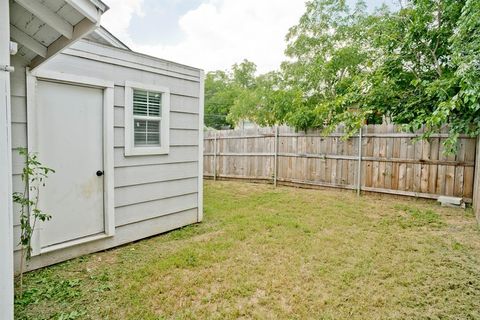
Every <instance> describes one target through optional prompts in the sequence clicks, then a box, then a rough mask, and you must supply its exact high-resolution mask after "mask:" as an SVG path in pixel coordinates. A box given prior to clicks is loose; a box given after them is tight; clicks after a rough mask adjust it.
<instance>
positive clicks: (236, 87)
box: [205, 60, 257, 129]
mask: <svg viewBox="0 0 480 320" xmlns="http://www.w3.org/2000/svg"><path fill="white" fill-rule="evenodd" d="M256 70H257V67H256V65H255V64H254V63H253V62H250V61H248V60H244V61H243V62H242V63H240V64H234V65H233V66H232V70H231V72H225V71H213V72H209V73H207V76H206V78H205V125H206V126H207V127H212V128H215V129H222V128H225V127H227V128H228V127H231V126H232V125H233V124H234V123H235V122H233V121H232V120H231V119H229V118H227V116H228V114H229V113H230V109H231V108H232V106H233V105H234V104H236V103H242V102H243V100H244V99H245V96H246V95H247V94H248V92H250V90H253V88H254V87H255V85H256V84H255V83H256V79H255V72H256Z"/></svg>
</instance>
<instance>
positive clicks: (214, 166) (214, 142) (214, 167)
mask: <svg viewBox="0 0 480 320" xmlns="http://www.w3.org/2000/svg"><path fill="white" fill-rule="evenodd" d="M213 180H214V181H216V180H217V132H216V131H215V134H214V135H213Z"/></svg>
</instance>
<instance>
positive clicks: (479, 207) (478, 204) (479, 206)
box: [472, 136, 480, 223]
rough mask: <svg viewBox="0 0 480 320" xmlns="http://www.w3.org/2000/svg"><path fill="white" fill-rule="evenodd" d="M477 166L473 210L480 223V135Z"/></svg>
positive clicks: (477, 143) (474, 173)
mask: <svg viewBox="0 0 480 320" xmlns="http://www.w3.org/2000/svg"><path fill="white" fill-rule="evenodd" d="M475 149H476V150H475V167H474V169H473V175H474V178H473V181H474V182H473V197H472V198H473V210H474V212H475V217H476V218H477V222H479V223H480V136H478V137H477V141H476V148H475Z"/></svg>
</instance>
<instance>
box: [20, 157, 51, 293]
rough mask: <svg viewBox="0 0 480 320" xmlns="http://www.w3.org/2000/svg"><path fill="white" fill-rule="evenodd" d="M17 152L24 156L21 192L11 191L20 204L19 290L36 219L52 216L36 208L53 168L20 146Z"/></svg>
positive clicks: (28, 256)
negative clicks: (20, 257) (20, 251)
mask: <svg viewBox="0 0 480 320" xmlns="http://www.w3.org/2000/svg"><path fill="white" fill-rule="evenodd" d="M19 154H20V155H21V156H23V157H25V165H24V167H23V170H22V181H23V183H24V185H25V187H24V189H23V192H14V193H13V202H14V203H17V204H19V205H20V212H19V213H20V227H21V235H20V243H19V244H20V245H21V246H22V259H21V262H20V292H22V287H23V263H24V260H27V261H28V260H30V258H31V257H32V236H33V233H34V231H35V226H36V223H37V221H39V220H40V221H48V220H50V219H51V218H52V216H51V215H50V214H48V213H46V212H43V211H42V210H41V209H40V208H38V200H39V197H40V189H41V187H44V186H45V182H46V180H47V178H48V176H49V174H51V173H54V172H55V170H53V169H51V168H48V167H46V166H43V165H42V163H41V162H40V161H39V160H38V154H36V153H32V152H28V151H27V149H25V148H21V149H20V150H19Z"/></svg>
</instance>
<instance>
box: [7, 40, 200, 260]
mask: <svg viewBox="0 0 480 320" xmlns="http://www.w3.org/2000/svg"><path fill="white" fill-rule="evenodd" d="M79 46H80V47H81V49H82V50H93V49H95V50H96V51H95V52H97V51H100V52H102V54H104V55H107V54H109V55H111V54H114V53H115V52H114V49H111V48H108V47H103V46H97V45H96V44H92V43H86V42H81V43H79ZM97 49H98V50H97ZM69 51H72V50H70V49H69V50H67V53H66V54H61V55H59V56H57V57H56V58H55V59H53V60H52V61H50V62H48V63H47V64H46V65H45V66H43V67H42V68H44V69H45V70H49V71H54V72H62V73H67V74H74V75H81V76H87V77H91V78H98V79H102V80H107V81H113V82H114V83H115V89H114V93H115V94H114V105H115V106H114V146H112V148H114V170H115V172H114V177H115V178H114V186H115V192H114V198H115V225H116V230H115V232H116V234H115V236H114V237H112V238H107V239H103V240H99V241H95V242H91V243H85V244H82V245H78V246H75V247H71V248H67V249H63V250H61V251H54V252H51V253H48V254H45V255H41V256H38V257H34V258H33V259H32V261H31V263H30V264H29V267H28V268H29V269H35V268H38V267H41V266H44V265H48V264H51V263H55V262H58V261H62V260H66V259H69V258H73V257H75V256H78V255H81V254H85V253H88V252H93V251H98V250H103V249H106V248H110V247H114V246H116V245H119V244H123V243H128V242H131V241H134V240H137V239H141V238H145V237H149V236H152V235H155V234H158V233H161V232H165V231H168V230H172V229H175V228H179V227H182V226H185V225H188V224H191V223H194V222H197V213H198V209H197V208H198V165H199V163H198V154H199V146H198V137H199V133H198V130H199V118H198V117H199V109H198V108H199V85H200V84H199V77H200V71H199V70H196V69H193V68H189V67H185V66H182V65H178V66H177V65H176V64H174V63H167V62H164V63H162V62H161V61H160V62H159V61H157V60H149V59H148V58H145V57H143V56H142V57H135V56H133V57H132V55H131V54H130V53H128V52H123V51H118V52H119V53H121V58H122V59H123V60H128V59H130V60H135V59H136V61H138V60H139V59H140V60H139V61H140V62H142V63H143V64H144V65H145V66H147V64H148V63H150V64H151V65H152V66H157V67H156V68H157V69H155V70H158V73H155V72H153V71H154V70H153V69H154V68H153V67H149V68H150V69H149V71H146V70H140V69H137V68H136V65H135V64H132V66H133V67H132V66H131V67H125V66H121V65H119V64H121V63H122V61H120V60H118V59H117V60H115V61H117V62H118V64H109V63H106V62H102V61H95V60H91V59H87V58H84V57H77V56H73V55H70V54H68V52H69ZM118 52H117V53H118ZM89 56H90V57H96V55H95V54H90V55H89ZM134 58H135V59H134ZM109 59H110V58H109ZM14 65H15V68H16V72H15V75H14V77H13V79H12V82H13V83H14V84H13V85H12V88H15V90H12V132H13V133H12V136H13V142H12V148H13V149H14V150H13V156H12V157H13V186H14V191H21V190H22V189H23V183H22V181H21V176H20V174H21V170H22V167H23V159H22V158H21V157H20V156H19V155H18V151H17V149H18V148H20V147H26V146H27V116H26V114H27V112H26V89H25V88H26V85H25V63H23V62H22V61H21V60H20V59H17V60H15V59H14ZM140 67H141V66H140ZM142 68H143V67H142ZM144 69H145V68H144ZM162 73H168V75H165V74H162ZM172 75H174V77H173V76H172ZM126 80H127V81H135V82H141V83H146V84H156V85H159V86H166V87H169V88H170V90H171V106H170V152H169V154H168V155H151V156H148V155H147V156H132V157H125V156H124V147H125V141H124V140H125V139H124V130H125V129H124V127H125V123H124V121H125V120H124V104H125V101H124V96H125V88H124V83H125V81H126ZM46 165H48V164H46ZM14 209H15V219H14V237H15V243H18V242H19V236H20V227H19V214H18V207H15V208H14ZM54 220H55V215H54V214H53V220H52V222H50V223H53V221H54ZM18 249H19V247H18V246H17V248H16V250H17V251H18ZM18 259H19V252H16V263H17V265H18V262H19V261H18Z"/></svg>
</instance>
